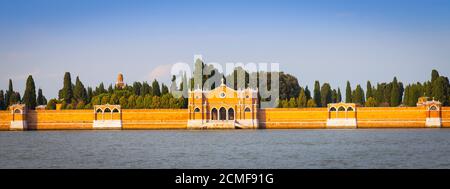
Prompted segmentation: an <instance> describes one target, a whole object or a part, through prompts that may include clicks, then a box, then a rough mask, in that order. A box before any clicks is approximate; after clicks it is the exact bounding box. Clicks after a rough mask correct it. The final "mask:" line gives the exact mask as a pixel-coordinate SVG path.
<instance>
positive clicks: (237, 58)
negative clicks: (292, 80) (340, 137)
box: [0, 0, 450, 98]
mask: <svg viewBox="0 0 450 189" xmlns="http://www.w3.org/2000/svg"><path fill="white" fill-rule="evenodd" d="M197 54H201V55H202V56H203V59H204V61H205V62H206V63H208V62H216V63H227V62H243V63H250V62H253V63H258V62H266V63H279V65H280V70H282V71H284V72H286V73H290V74H292V75H294V76H296V77H297V78H298V80H299V83H300V85H301V86H305V85H308V86H310V88H312V86H313V84H314V81H315V80H319V81H320V82H321V83H324V82H328V83H330V84H331V86H332V87H333V88H337V87H340V88H341V90H342V89H344V88H345V83H346V81H347V80H349V81H350V82H351V83H352V86H353V87H355V86H356V84H361V85H362V86H363V87H365V84H366V82H367V80H370V81H372V83H377V82H389V81H392V79H393V77H394V76H397V78H398V79H399V80H400V81H402V82H404V83H405V84H407V83H411V82H417V81H420V82H423V81H426V80H428V79H429V78H430V73H431V70H432V69H437V70H439V72H440V73H441V75H446V76H449V75H450V0H390V1H384V0H358V1H356V0H314V1H313V0H311V1H307V0H304V1H302V0H298V1H288V0H278V1H275V0H273V1H270V0H260V1H258V0H241V1H234V0H226V1H220V0H210V1H205V0H192V1H189V0H165V1H151V0H145V1H144V0H130V1H125V0H0V89H3V90H5V89H7V87H8V79H12V80H13V83H14V88H15V90H16V91H19V92H21V93H23V90H24V87H25V80H26V78H27V76H28V75H30V74H31V75H33V78H34V80H35V82H36V87H38V88H42V89H43V91H44V95H45V96H47V98H53V97H57V93H58V92H57V91H58V90H59V89H60V88H62V85H63V77H64V72H67V71H68V72H71V75H72V79H73V82H75V77H76V76H79V77H80V79H81V80H82V82H83V83H84V85H85V86H97V85H98V84H99V83H100V82H104V83H105V84H106V85H109V84H111V83H114V82H115V80H116V78H117V74H118V73H119V72H120V73H123V75H124V79H125V82H127V83H132V82H134V81H148V82H150V81H152V80H153V79H154V78H157V79H158V80H161V81H163V82H165V83H168V82H169V78H170V74H169V71H170V67H171V65H172V64H174V63H177V62H186V63H190V64H192V63H193V58H194V55H197ZM343 91H344V90H343Z"/></svg>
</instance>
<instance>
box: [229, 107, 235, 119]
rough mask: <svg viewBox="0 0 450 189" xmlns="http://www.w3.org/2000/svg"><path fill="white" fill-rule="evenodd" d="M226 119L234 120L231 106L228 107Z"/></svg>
mask: <svg viewBox="0 0 450 189" xmlns="http://www.w3.org/2000/svg"><path fill="white" fill-rule="evenodd" d="M228 120H234V110H233V108H230V109H228Z"/></svg>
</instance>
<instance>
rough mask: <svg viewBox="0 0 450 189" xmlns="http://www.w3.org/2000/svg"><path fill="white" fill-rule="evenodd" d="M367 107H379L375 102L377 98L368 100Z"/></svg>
mask: <svg viewBox="0 0 450 189" xmlns="http://www.w3.org/2000/svg"><path fill="white" fill-rule="evenodd" d="M365 106H366V107H376V106H377V102H376V101H375V98H373V97H369V98H367V101H366V104H365Z"/></svg>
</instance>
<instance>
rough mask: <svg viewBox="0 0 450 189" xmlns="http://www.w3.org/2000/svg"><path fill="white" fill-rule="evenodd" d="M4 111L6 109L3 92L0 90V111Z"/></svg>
mask: <svg viewBox="0 0 450 189" xmlns="http://www.w3.org/2000/svg"><path fill="white" fill-rule="evenodd" d="M5 109H6V103H5V95H4V94H3V90H0V110H5Z"/></svg>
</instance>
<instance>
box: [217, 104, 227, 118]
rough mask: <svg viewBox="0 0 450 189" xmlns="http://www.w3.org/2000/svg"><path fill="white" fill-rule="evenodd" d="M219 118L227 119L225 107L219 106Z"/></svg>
mask: <svg viewBox="0 0 450 189" xmlns="http://www.w3.org/2000/svg"><path fill="white" fill-rule="evenodd" d="M219 119H220V120H227V109H225V108H224V107H222V108H220V110H219Z"/></svg>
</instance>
